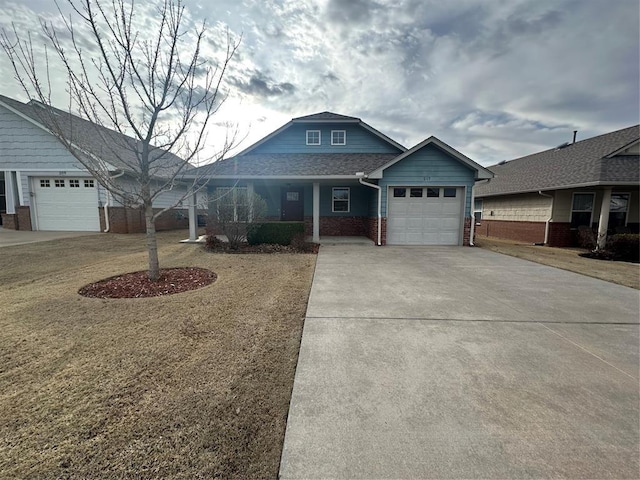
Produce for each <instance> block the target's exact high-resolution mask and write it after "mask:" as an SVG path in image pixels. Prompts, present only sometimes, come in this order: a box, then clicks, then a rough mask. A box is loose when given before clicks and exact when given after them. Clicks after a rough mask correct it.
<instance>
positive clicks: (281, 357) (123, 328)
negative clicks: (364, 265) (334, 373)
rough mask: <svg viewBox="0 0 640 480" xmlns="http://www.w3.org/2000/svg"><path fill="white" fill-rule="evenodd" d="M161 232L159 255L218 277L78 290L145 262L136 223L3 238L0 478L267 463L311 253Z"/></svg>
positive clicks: (231, 474) (264, 467)
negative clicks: (127, 289)
mask: <svg viewBox="0 0 640 480" xmlns="http://www.w3.org/2000/svg"><path fill="white" fill-rule="evenodd" d="M184 236H185V233H184V232H178V233H176V232H168V233H163V234H160V240H161V241H160V259H161V264H162V266H163V267H178V266H198V267H202V268H207V269H210V270H212V271H215V272H216V273H217V275H218V279H217V281H216V282H215V283H214V284H212V285H210V286H208V287H205V288H202V289H200V290H194V291H190V292H184V293H181V294H180V295H170V296H163V297H152V298H142V299H118V300H103V299H97V298H85V297H81V296H79V295H78V294H77V291H78V289H79V288H80V287H81V286H83V285H85V284H87V283H90V282H93V281H96V280H99V279H102V278H105V277H109V276H112V275H116V274H118V273H122V272H126V271H131V270H133V269H140V270H142V269H144V268H145V261H146V252H145V251H144V241H143V239H142V238H141V237H140V236H137V235H129V236H118V235H113V234H111V235H109V234H105V235H100V236H93V237H84V238H74V239H68V240H63V241H55V242H46V243H41V244H34V245H24V246H15V247H5V248H2V249H0V264H2V266H3V268H2V269H1V270H0V285H2V294H1V295H2V296H1V297H0V308H1V311H2V312H3V315H2V317H1V318H0V331H1V332H2V334H1V335H0V357H1V358H0V412H1V413H0V431H1V432H2V435H0V472H2V477H3V478H105V477H108V478H185V479H187V478H190V479H191V478H275V477H276V476H277V472H278V465H279V460H280V453H281V448H282V440H283V438H284V428H285V422H286V415H287V411H288V405H289V400H290V395H291V388H292V384H293V375H294V371H295V365H296V362H297V355H298V349H299V342H300V336H301V331H302V324H303V318H304V313H305V309H306V302H307V297H308V293H309V288H310V284H311V278H312V273H313V268H314V265H315V256H313V255H299V254H298V255H287V254H282V255H216V254H211V253H207V252H204V251H203V249H202V248H201V247H199V246H195V245H182V244H178V243H176V241H177V240H178V239H180V238H185V237H184Z"/></svg>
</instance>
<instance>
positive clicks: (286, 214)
mask: <svg viewBox="0 0 640 480" xmlns="http://www.w3.org/2000/svg"><path fill="white" fill-rule="evenodd" d="M280 220H282V221H283V222H301V221H302V220H304V189H302V188H300V187H282V189H281V195H280Z"/></svg>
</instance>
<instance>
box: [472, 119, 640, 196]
mask: <svg viewBox="0 0 640 480" xmlns="http://www.w3.org/2000/svg"><path fill="white" fill-rule="evenodd" d="M638 139H640V125H635V126H633V127H628V128H624V129H622V130H617V131H615V132H611V133H607V134H604V135H599V136H597V137H592V138H588V139H586V140H581V141H579V142H576V143H574V144H570V145H568V146H566V147H563V148H553V149H550V150H546V151H544V152H540V153H535V154H533V155H527V156H525V157H521V158H516V159H515V160H511V161H508V162H506V163H503V164H498V165H494V166H492V167H488V168H489V170H491V171H492V172H493V173H494V174H495V177H494V178H493V179H492V180H490V181H489V182H487V183H480V184H478V185H477V186H476V196H478V197H482V196H492V195H504V194H509V193H521V192H534V191H538V190H551V189H556V188H570V187H573V186H578V185H585V184H586V185H588V184H597V183H606V182H629V183H631V184H638V183H640V179H639V177H640V172H639V167H638V165H639V158H640V157H638V155H619V156H614V157H611V158H606V157H607V156H609V155H611V154H613V153H615V152H618V151H619V150H621V149H624V148H625V147H627V146H629V145H631V144H633V143H634V142H637V141H638Z"/></svg>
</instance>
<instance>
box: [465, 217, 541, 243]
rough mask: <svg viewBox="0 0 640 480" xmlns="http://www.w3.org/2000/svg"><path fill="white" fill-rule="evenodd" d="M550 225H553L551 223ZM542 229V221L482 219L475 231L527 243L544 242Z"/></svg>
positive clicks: (486, 235) (485, 235)
mask: <svg viewBox="0 0 640 480" xmlns="http://www.w3.org/2000/svg"><path fill="white" fill-rule="evenodd" d="M467 220H468V219H465V231H466V228H467V227H466V226H467ZM551 225H553V223H552V224H551ZM544 229H545V223H544V222H520V221H515V220H487V219H482V221H481V222H480V225H476V227H475V233H476V235H480V236H483V237H495V238H504V239H508V240H517V241H519V242H528V243H542V242H544Z"/></svg>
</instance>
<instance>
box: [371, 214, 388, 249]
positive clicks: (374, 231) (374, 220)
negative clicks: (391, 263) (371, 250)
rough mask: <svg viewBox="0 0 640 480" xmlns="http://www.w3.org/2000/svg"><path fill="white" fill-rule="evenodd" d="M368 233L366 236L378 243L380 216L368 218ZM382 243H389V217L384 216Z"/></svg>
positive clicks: (381, 233) (381, 234) (381, 232)
mask: <svg viewBox="0 0 640 480" xmlns="http://www.w3.org/2000/svg"><path fill="white" fill-rule="evenodd" d="M366 226H367V233H366V237H367V238H370V239H371V240H373V241H374V242H375V243H376V244H377V243H378V217H371V218H368V219H367V223H366ZM380 230H381V231H380V245H386V244H387V217H382V228H381V229H380Z"/></svg>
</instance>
